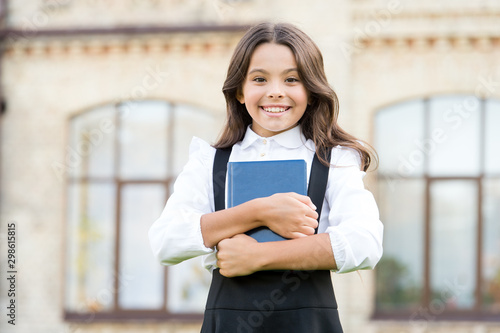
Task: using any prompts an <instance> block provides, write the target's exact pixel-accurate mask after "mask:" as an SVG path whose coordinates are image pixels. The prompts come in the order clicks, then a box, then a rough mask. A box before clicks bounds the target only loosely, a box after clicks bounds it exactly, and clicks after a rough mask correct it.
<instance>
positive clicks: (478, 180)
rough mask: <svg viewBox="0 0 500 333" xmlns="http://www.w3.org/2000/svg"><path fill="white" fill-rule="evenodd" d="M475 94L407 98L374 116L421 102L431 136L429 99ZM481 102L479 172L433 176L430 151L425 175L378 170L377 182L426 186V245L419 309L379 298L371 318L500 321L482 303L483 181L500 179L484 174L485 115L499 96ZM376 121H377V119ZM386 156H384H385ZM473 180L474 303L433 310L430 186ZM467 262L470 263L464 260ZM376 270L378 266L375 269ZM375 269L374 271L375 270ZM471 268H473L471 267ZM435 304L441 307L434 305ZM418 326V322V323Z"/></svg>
mask: <svg viewBox="0 0 500 333" xmlns="http://www.w3.org/2000/svg"><path fill="white" fill-rule="evenodd" d="M461 96H463V97H464V98H467V97H474V98H477V97H476V96H473V95H465V94H446V95H434V96H430V97H425V98H420V99H419V98H417V99H412V100H407V101H400V102H398V103H396V104H392V105H388V106H386V107H383V108H381V109H379V110H378V111H377V112H376V113H375V115H374V119H376V117H377V116H378V115H379V114H380V113H381V112H384V111H386V110H390V109H391V108H392V107H394V106H398V105H401V104H404V103H406V102H418V101H420V103H422V110H421V112H423V113H424V114H423V117H424V120H423V121H424V126H423V131H424V133H423V137H424V138H429V137H430V133H429V132H430V130H432V126H431V122H430V118H431V117H430V111H431V110H430V109H431V108H430V102H431V101H432V100H433V99H439V98H441V97H461ZM477 100H478V101H479V103H480V106H479V108H478V112H480V114H479V126H480V132H479V133H480V138H479V146H480V148H479V149H480V151H479V158H480V165H479V168H480V172H479V174H478V175H477V176H458V175H457V176H431V175H430V173H429V154H424V162H423V174H422V175H402V174H401V173H398V172H387V173H384V172H380V171H379V172H378V174H377V181H378V182H379V183H380V182H382V181H398V180H408V179H416V180H421V181H422V182H423V186H424V196H425V197H424V198H423V202H424V209H425V211H424V214H423V216H424V221H423V228H424V230H423V237H424V246H423V251H424V253H423V262H421V263H417V264H419V265H423V277H422V281H423V285H422V290H423V295H422V298H421V301H420V303H419V304H418V308H417V309H416V310H410V311H408V310H403V311H397V309H394V310H393V311H388V310H380V309H379V308H378V307H377V304H376V301H375V304H374V311H373V314H372V319H374V320H406V321H407V320H410V322H412V321H413V320H415V321H416V322H418V321H422V320H424V321H428V320H471V321H472V320H482V321H500V316H499V315H498V313H493V312H491V311H489V310H488V309H486V308H485V307H484V305H483V303H482V290H483V288H484V285H483V282H482V278H483V262H482V256H483V219H484V216H483V210H484V207H483V204H484V198H483V197H484V182H485V181H487V180H488V179H489V178H490V179H497V178H500V171H499V173H498V174H493V175H487V174H486V173H485V161H486V159H485V155H486V154H485V147H486V145H485V144H486V135H485V132H486V131H485V129H486V121H487V119H486V114H487V110H486V107H487V103H488V101H489V100H496V99H487V98H477ZM374 124H377V122H376V121H374ZM374 126H375V128H374V133H377V131H378V130H379V129H378V128H377V126H376V125H374ZM382 158H383V156H382ZM454 180H458V181H473V182H474V183H475V186H476V187H477V198H476V205H477V216H476V219H477V220H476V221H475V223H476V226H475V228H476V229H475V230H476V237H475V238H476V239H475V244H474V245H475V248H474V249H473V250H474V251H475V252H476V253H475V257H476V263H475V266H474V268H473V269H474V270H475V279H476V281H475V287H474V306H473V307H472V308H471V309H466V310H461V309H458V310H457V309H454V310H450V309H446V308H445V310H443V311H438V309H435V311H432V307H433V301H434V300H435V299H433V298H432V291H431V255H432V246H431V237H432V235H431V228H432V226H431V223H432V222H431V220H432V211H431V207H432V203H431V187H432V184H433V183H435V182H445V181H454ZM464 265H467V263H464ZM376 269H377V268H376ZM376 269H375V270H376ZM471 269H472V268H471ZM375 294H377V290H375ZM434 306H438V305H437V304H434ZM417 325H418V324H417Z"/></svg>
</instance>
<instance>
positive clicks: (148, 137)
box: [119, 101, 170, 179]
mask: <svg viewBox="0 0 500 333" xmlns="http://www.w3.org/2000/svg"><path fill="white" fill-rule="evenodd" d="M169 111H170V106H169V105H168V104H166V103H164V102H156V101H147V102H140V103H138V102H129V103H124V104H122V105H121V106H120V133H119V134H120V135H119V138H120V168H119V169H120V173H119V175H120V177H121V178H122V179H164V178H166V177H167V156H168V140H169V134H168V127H167V125H168V121H169Z"/></svg>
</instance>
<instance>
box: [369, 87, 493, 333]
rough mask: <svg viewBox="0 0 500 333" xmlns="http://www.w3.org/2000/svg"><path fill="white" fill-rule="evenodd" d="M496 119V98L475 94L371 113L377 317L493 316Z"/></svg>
mask: <svg viewBox="0 0 500 333" xmlns="http://www.w3.org/2000/svg"><path fill="white" fill-rule="evenodd" d="M499 124H500V101H497V100H480V99H477V98H476V97H474V96H462V95H458V96H457V95H455V96H439V97H433V98H429V99H421V100H412V101H408V102H404V103H400V104H397V105H394V106H390V107H386V108H384V109H383V110H380V111H379V112H378V113H377V115H376V119H375V126H376V138H375V145H376V148H377V150H378V153H379V156H380V166H379V175H378V183H379V184H378V185H379V186H378V189H379V196H378V197H379V198H378V201H379V205H380V212H381V219H382V221H383V222H384V224H385V237H384V238H385V239H384V256H383V258H382V260H381V261H380V263H379V265H378V266H377V269H376V274H377V284H376V285H377V287H376V311H375V317H376V318H391V319H397V318H400V319H405V320H410V321H411V322H412V323H417V324H418V322H419V321H428V320H436V319H453V318H457V319H476V320H477V319H483V320H486V319H492V318H496V319H497V320H498V318H500V154H499V150H498V147H499V145H500V131H498V125H499Z"/></svg>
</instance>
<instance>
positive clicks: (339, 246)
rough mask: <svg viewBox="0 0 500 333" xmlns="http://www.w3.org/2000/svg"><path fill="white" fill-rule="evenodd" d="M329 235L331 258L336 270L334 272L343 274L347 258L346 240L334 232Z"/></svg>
mask: <svg viewBox="0 0 500 333" xmlns="http://www.w3.org/2000/svg"><path fill="white" fill-rule="evenodd" d="M329 235H330V243H331V245H332V251H333V257H334V258H335V263H336V265H337V269H336V270H334V271H335V272H337V273H343V270H344V269H345V262H346V256H347V255H346V249H347V248H348V243H347V240H346V239H345V237H344V236H343V235H342V234H340V233H338V232H335V231H333V232H330V233H329Z"/></svg>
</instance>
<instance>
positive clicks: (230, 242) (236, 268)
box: [216, 234, 259, 277]
mask: <svg viewBox="0 0 500 333" xmlns="http://www.w3.org/2000/svg"><path fill="white" fill-rule="evenodd" d="M258 244H259V243H258V242H257V241H256V240H255V239H253V238H252V237H250V236H247V235H244V234H238V235H236V236H233V237H231V238H226V239H223V240H221V241H220V242H219V244H218V245H217V254H216V257H217V266H218V267H219V268H220V273H221V274H222V275H224V276H226V277H234V276H243V275H250V274H252V273H254V272H255V271H257V270H258V265H257V263H256V259H257V256H256V255H255V251H254V250H252V249H254V246H256V245H258Z"/></svg>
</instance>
